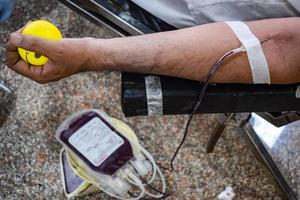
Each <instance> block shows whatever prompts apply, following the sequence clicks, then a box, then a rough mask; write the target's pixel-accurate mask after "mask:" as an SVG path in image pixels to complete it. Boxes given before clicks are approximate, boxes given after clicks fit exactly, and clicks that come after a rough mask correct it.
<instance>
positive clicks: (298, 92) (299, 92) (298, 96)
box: [296, 85, 300, 98]
mask: <svg viewBox="0 0 300 200" xmlns="http://www.w3.org/2000/svg"><path fill="white" fill-rule="evenodd" d="M296 98H300V85H298V87H297V90H296Z"/></svg>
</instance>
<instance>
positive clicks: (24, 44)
mask: <svg viewBox="0 0 300 200" xmlns="http://www.w3.org/2000/svg"><path fill="white" fill-rule="evenodd" d="M10 40H11V43H12V44H13V45H15V46H17V47H21V48H23V49H26V50H28V51H34V52H36V53H38V54H42V55H45V56H47V55H49V54H50V52H52V51H54V49H55V48H56V43H55V41H51V40H48V39H44V38H39V37H33V36H29V35H22V34H20V33H12V34H11V36H10Z"/></svg>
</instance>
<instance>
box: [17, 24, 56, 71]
mask: <svg viewBox="0 0 300 200" xmlns="http://www.w3.org/2000/svg"><path fill="white" fill-rule="evenodd" d="M22 34H23V35H30V36H35V37H40V38H44V39H48V40H60V39H62V34H61V32H60V31H59V29H58V28H57V27H56V26H55V25H54V24H52V23H51V22H48V21H46V20H37V21H33V22H30V23H29V24H28V25H26V27H25V28H24V29H23V31H22ZM18 52H19V54H20V56H21V58H22V59H23V60H24V61H25V62H27V63H30V64H32V65H40V66H41V65H44V64H46V63H47V61H48V58H47V57H45V56H43V55H39V54H37V53H35V52H33V51H28V50H26V49H22V48H18Z"/></svg>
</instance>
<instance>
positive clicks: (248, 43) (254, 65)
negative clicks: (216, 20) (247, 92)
mask: <svg viewBox="0 0 300 200" xmlns="http://www.w3.org/2000/svg"><path fill="white" fill-rule="evenodd" d="M225 23H226V24H227V25H228V26H229V27H230V28H231V30H232V31H233V32H234V33H235V35H236V36H237V38H238V39H239V40H240V41H241V43H242V44H243V46H244V48H245V49H246V51H247V56H248V60H249V64H250V68H251V72H252V79H253V83H255V84H259V83H267V84H271V79H270V72H269V66H268V63H267V60H266V57H265V54H264V52H263V49H262V47H261V42H260V41H259V40H258V39H257V38H256V37H255V35H253V33H252V32H251V30H250V29H249V27H248V26H247V25H246V24H245V23H243V22H240V21H228V22H225Z"/></svg>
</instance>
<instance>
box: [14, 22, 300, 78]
mask: <svg viewBox="0 0 300 200" xmlns="http://www.w3.org/2000/svg"><path fill="white" fill-rule="evenodd" d="M247 24H248V26H249V27H250V29H251V31H252V32H253V33H254V35H256V37H257V38H258V39H259V40H264V39H266V38H268V39H270V40H269V41H267V42H265V43H264V44H263V50H264V53H265V56H266V58H267V61H268V64H269V69H270V73H271V81H272V83H293V82H300V56H299V55H300V18H282V19H269V20H261V21H253V22H247ZM70 41H71V42H70ZM70 41H69V42H68V39H67V40H66V39H64V40H62V41H60V42H52V41H46V42H45V41H44V40H42V39H36V38H33V37H28V36H27V37H24V36H23V37H22V39H21V40H20V41H19V43H17V44H16V43H15V42H14V39H12V40H11V41H10V42H9V45H8V46H9V47H10V48H11V49H13V48H14V47H15V46H21V47H23V48H25V49H29V50H34V51H37V52H38V53H41V54H43V55H46V56H47V57H49V60H50V61H49V63H48V64H46V65H45V66H44V69H43V68H41V69H43V70H41V71H39V72H35V76H32V74H31V72H29V71H28V70H32V71H33V70H34V69H32V68H33V67H30V66H29V67H27V69H25V68H24V63H23V64H22V65H23V67H22V66H21V65H20V64H19V65H18V64H15V65H12V64H9V66H10V67H11V68H12V69H14V70H15V71H17V72H19V73H21V74H24V75H25V76H27V77H30V78H32V79H34V80H37V81H39V82H47V81H51V80H57V79H59V78H61V77H65V76H68V75H71V74H74V73H77V72H79V71H85V70H92V71H102V70H117V71H130V72H141V73H153V74H162V75H169V76H175V77H181V78H186V79H193V80H203V78H204V77H205V76H206V74H207V72H208V70H209V68H210V67H211V66H212V65H213V64H214V62H216V61H217V60H218V58H219V57H221V56H222V55H223V54H224V53H225V52H227V51H229V50H232V49H234V48H237V47H240V46H241V44H240V42H239V40H238V39H237V38H236V36H235V35H234V33H233V32H232V31H231V29H230V28H229V27H228V26H227V25H226V24H224V23H221V22H220V23H212V24H206V25H201V26H197V27H192V28H187V29H182V30H177V31H171V32H163V33H155V34H149V35H142V36H134V37H127V38H114V39H93V38H86V39H81V40H79V41H81V42H79V41H77V40H76V39H75V40H70ZM82 41H84V42H82ZM43 42H44V43H45V44H44V46H42V43H43ZM76 42H77V43H78V44H79V46H80V49H81V50H82V51H81V50H80V49H78V47H77V48H76ZM70 44H72V45H70ZM70 48H71V50H70ZM73 48H76V49H74V51H72V49H73ZM66 51H69V52H66ZM9 55H10V54H9V53H8V56H9ZM60 60H61V63H62V64H60V62H59V61H60ZM77 60H78V61H77ZM73 63H74V65H75V69H76V70H75V71H74V70H73V71H71V72H69V70H72V64H73ZM76 63H77V64H76ZM78 65H79V66H78ZM50 67H52V69H51V68H50ZM35 68H36V67H35ZM57 68H62V69H63V70H62V69H61V70H58V69H57ZM54 69H56V71H55V72H56V73H55V74H51V73H52V71H53V70H54ZM26 70H27V71H26ZM35 71H36V69H35ZM212 81H214V82H235V83H252V77H251V72H250V66H249V63H248V58H247V55H246V53H241V54H239V55H236V56H234V57H232V58H231V59H229V60H227V61H226V62H225V63H224V64H223V66H222V67H221V68H220V69H219V70H218V71H217V73H216V74H215V76H214V78H213V80H212Z"/></svg>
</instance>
